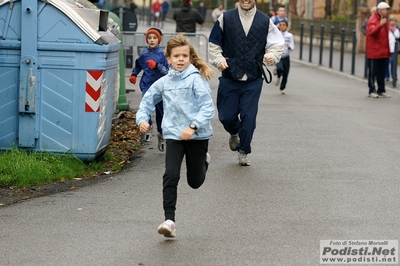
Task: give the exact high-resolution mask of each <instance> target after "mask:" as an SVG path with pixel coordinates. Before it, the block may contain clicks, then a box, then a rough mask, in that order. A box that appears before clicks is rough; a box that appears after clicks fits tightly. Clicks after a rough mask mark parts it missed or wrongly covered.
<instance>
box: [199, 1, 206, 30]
mask: <svg viewBox="0 0 400 266" xmlns="http://www.w3.org/2000/svg"><path fill="white" fill-rule="evenodd" d="M197 10H198V11H199V13H200V15H201V17H202V18H203V20H204V21H206V15H207V8H206V6H205V5H204V2H203V1H201V2H200V3H199V7H198V8H197ZM201 28H203V25H201Z"/></svg>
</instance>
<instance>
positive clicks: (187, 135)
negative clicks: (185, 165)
mask: <svg viewBox="0 0 400 266" xmlns="http://www.w3.org/2000/svg"><path fill="white" fill-rule="evenodd" d="M195 133H196V130H194V129H193V128H190V127H188V128H186V129H185V130H184V131H182V132H181V134H180V135H179V137H181V139H182V140H191V139H192V136H193V135H194V134H195Z"/></svg>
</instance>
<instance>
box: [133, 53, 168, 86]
mask: <svg viewBox="0 0 400 266" xmlns="http://www.w3.org/2000/svg"><path fill="white" fill-rule="evenodd" d="M147 60H154V61H155V62H156V63H157V68H156V69H150V68H149V66H148V65H147V63H146V61H147ZM142 70H143V75H142V78H141V79H140V84H139V87H140V90H141V91H144V92H146V91H147V90H148V89H149V88H150V86H151V84H153V83H154V82H155V81H156V80H158V79H159V78H161V77H162V76H165V75H166V74H167V73H168V60H167V58H166V57H165V55H164V50H163V49H161V48H160V46H157V47H156V48H154V50H152V49H150V48H149V47H147V48H145V49H143V50H142V52H141V53H140V55H139V57H138V58H137V59H136V60H135V66H134V67H133V69H132V74H133V75H135V76H137V75H138V74H139V73H140V71H142Z"/></svg>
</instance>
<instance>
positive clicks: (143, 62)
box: [129, 28, 168, 151]
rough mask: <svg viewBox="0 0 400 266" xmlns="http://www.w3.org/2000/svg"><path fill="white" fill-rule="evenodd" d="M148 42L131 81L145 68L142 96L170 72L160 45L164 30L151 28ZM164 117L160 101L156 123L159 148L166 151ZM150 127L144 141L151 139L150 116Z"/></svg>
mask: <svg viewBox="0 0 400 266" xmlns="http://www.w3.org/2000/svg"><path fill="white" fill-rule="evenodd" d="M145 38H146V42H147V43H148V44H149V47H147V48H145V49H144V50H142V52H141V53H140V55H139V57H138V58H137V59H136V61H135V66H134V67H133V69H132V75H131V77H130V78H129V81H130V82H131V83H133V84H136V77H137V75H138V74H139V73H140V72H141V71H142V70H143V75H142V78H141V79H140V85H139V87H140V90H141V91H142V97H143V96H144V95H145V93H146V92H147V90H148V89H149V88H150V86H151V85H152V84H153V83H154V82H155V81H156V80H158V79H159V78H161V77H162V76H164V75H166V74H167V73H168V61H167V58H166V57H165V55H164V51H163V50H162V49H161V47H160V43H161V41H162V32H161V31H160V30H159V29H157V28H150V29H148V30H147V32H146V37H145ZM162 117H163V103H162V102H159V103H157V105H156V123H157V131H158V149H159V150H160V151H164V146H165V141H164V138H163V132H162V129H161V122H162ZM148 121H149V124H150V128H149V130H148V131H147V132H145V134H144V135H143V138H144V141H149V140H150V139H151V131H152V124H153V121H152V120H151V118H149V120H148Z"/></svg>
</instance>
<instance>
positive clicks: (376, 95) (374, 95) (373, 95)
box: [368, 92, 379, 98]
mask: <svg viewBox="0 0 400 266" xmlns="http://www.w3.org/2000/svg"><path fill="white" fill-rule="evenodd" d="M368 97H371V98H379V95H378V94H376V93H375V92H372V93H370V94H368Z"/></svg>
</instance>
